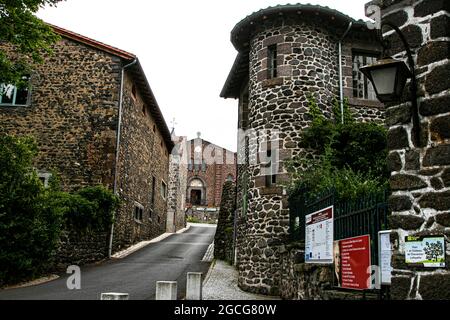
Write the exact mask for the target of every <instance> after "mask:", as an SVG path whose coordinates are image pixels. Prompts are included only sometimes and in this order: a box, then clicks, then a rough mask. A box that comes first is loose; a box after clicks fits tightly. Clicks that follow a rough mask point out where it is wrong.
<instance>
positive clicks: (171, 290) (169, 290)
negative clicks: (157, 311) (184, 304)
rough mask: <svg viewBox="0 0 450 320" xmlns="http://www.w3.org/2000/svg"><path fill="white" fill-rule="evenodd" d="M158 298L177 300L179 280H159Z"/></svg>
mask: <svg viewBox="0 0 450 320" xmlns="http://www.w3.org/2000/svg"><path fill="white" fill-rule="evenodd" d="M156 300H177V282H176V281H157V282H156Z"/></svg>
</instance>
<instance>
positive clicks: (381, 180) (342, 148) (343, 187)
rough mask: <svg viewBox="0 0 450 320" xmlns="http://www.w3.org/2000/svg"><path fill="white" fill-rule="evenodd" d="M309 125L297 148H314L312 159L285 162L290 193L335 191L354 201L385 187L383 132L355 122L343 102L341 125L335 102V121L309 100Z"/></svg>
mask: <svg viewBox="0 0 450 320" xmlns="http://www.w3.org/2000/svg"><path fill="white" fill-rule="evenodd" d="M308 101H309V108H310V110H309V114H310V116H311V117H312V124H311V126H310V127H309V128H308V129H306V130H305V131H304V132H303V133H302V140H301V143H300V145H301V146H302V147H303V148H307V149H314V150H315V151H316V153H317V156H316V157H315V158H306V159H305V158H304V157H299V158H296V159H293V160H291V161H290V162H288V163H287V166H286V167H287V170H288V171H289V172H290V173H291V175H292V177H293V179H292V182H291V185H290V193H291V194H294V193H296V191H297V190H298V189H299V188H301V189H304V188H306V189H307V190H309V193H310V195H313V194H317V193H322V192H326V191H327V190H330V189H334V190H335V191H336V193H337V195H338V197H340V198H343V199H355V198H358V197H360V196H362V195H365V194H369V193H378V192H382V191H383V190H384V189H385V188H386V187H387V179H388V177H389V172H388V170H387V165H386V156H387V142H386V134H387V132H386V129H385V128H384V127H383V126H381V125H378V124H375V123H360V122H356V121H355V119H354V117H353V115H352V114H351V111H350V109H349V106H348V101H345V102H344V123H343V124H342V123H341V119H342V118H341V115H342V113H341V109H340V105H339V103H338V102H337V101H336V100H335V103H334V107H333V113H334V120H333V119H327V118H325V116H324V115H323V114H322V112H321V111H320V109H319V108H318V107H317V104H316V103H315V101H314V98H312V97H310V98H309V100H308Z"/></svg>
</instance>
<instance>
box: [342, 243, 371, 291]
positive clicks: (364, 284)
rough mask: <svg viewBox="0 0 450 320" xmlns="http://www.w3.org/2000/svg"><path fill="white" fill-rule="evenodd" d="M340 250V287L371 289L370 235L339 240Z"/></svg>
mask: <svg viewBox="0 0 450 320" xmlns="http://www.w3.org/2000/svg"><path fill="white" fill-rule="evenodd" d="M339 251H340V263H341V264H340V268H339V269H340V281H339V284H340V287H341V288H346V289H355V290H364V289H370V287H371V286H370V281H368V280H369V278H370V270H371V268H370V236H369V235H364V236H359V237H354V238H348V239H343V240H339ZM335 268H336V267H335Z"/></svg>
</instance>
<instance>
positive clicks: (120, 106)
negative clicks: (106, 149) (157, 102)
mask: <svg viewBox="0 0 450 320" xmlns="http://www.w3.org/2000/svg"><path fill="white" fill-rule="evenodd" d="M137 61H138V60H137V58H136V59H134V61H133V62H131V63H129V64H127V65H125V66H123V67H122V71H121V75H120V94H119V123H118V126H117V140H116V159H115V164H114V166H115V168H114V189H113V190H114V194H115V195H118V191H117V171H118V166H119V149H120V134H121V130H122V113H123V110H122V109H123V87H124V78H125V69H126V68H128V67H131V66H132V65H134V64H136V63H137ZM113 219H114V216H113ZM113 235H114V222H113V223H112V224H111V232H110V235H109V246H108V258H111V254H112V243H113Z"/></svg>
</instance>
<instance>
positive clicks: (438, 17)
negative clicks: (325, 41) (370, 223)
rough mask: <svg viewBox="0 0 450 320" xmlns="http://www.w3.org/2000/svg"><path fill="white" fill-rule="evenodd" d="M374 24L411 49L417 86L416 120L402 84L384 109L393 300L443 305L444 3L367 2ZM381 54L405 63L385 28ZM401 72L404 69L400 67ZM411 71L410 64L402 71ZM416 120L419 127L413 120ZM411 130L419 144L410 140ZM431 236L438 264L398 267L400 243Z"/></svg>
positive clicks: (446, 218) (449, 87) (449, 5)
mask: <svg viewBox="0 0 450 320" xmlns="http://www.w3.org/2000/svg"><path fill="white" fill-rule="evenodd" d="M369 5H372V6H378V7H379V8H380V9H381V22H387V21H389V22H391V23H393V24H395V25H396V26H397V27H399V28H400V30H401V32H402V33H403V34H404V36H405V38H406V41H407V42H408V44H409V46H410V47H411V50H412V54H413V59H414V61H415V64H416V66H415V73H416V79H417V84H418V90H417V93H418V114H416V115H414V114H413V112H414V111H413V110H412V108H411V94H410V91H409V89H410V88H409V86H410V83H411V82H410V83H409V84H407V86H406V87H405V89H404V97H403V99H402V100H401V101H399V102H398V103H392V104H389V105H388V106H387V110H386V123H387V125H388V126H389V132H388V148H389V155H388V166H389V168H390V170H391V177H390V186H391V191H392V194H391V196H390V199H389V208H390V211H391V212H392V216H391V219H390V224H391V229H392V230H393V233H392V234H391V245H392V247H393V250H394V254H393V258H392V267H393V272H392V285H391V295H392V298H393V299H426V300H428V299H450V252H449V248H450V243H449V238H450V233H449V230H450V229H449V228H450V62H449V57H450V51H449V40H450V28H449V25H450V23H449V21H450V15H449V14H450V2H449V1H444V0H441V1H439V0H436V1H433V0H422V1H420V0H409V1H406V0H403V1H381V0H375V1H372V2H370V3H368V4H367V6H369ZM383 32H384V38H385V39H386V40H387V41H388V42H389V43H391V44H394V45H393V46H392V47H391V49H390V52H389V54H390V55H392V56H393V57H394V58H396V59H401V60H404V61H405V62H406V63H407V64H408V62H407V59H406V54H405V50H406V49H405V48H404V47H403V45H402V43H401V42H400V41H399V38H398V35H397V34H396V33H394V32H392V29H391V28H390V27H385V28H383ZM408 66H409V64H408ZM409 67H410V68H411V66H409ZM414 116H417V117H418V118H419V121H418V123H419V124H420V125H419V126H417V127H416V126H415V125H414V121H413V117H414ZM417 129H418V131H419V135H420V139H419V140H420V141H416V139H415V138H414V136H415V135H414V134H413V132H414V130H417ZM429 235H433V236H435V237H443V238H444V242H445V248H446V249H445V250H446V252H445V251H444V252H443V255H444V257H445V266H441V267H430V266H423V265H413V264H408V263H406V257H405V241H406V237H411V236H412V237H420V236H429Z"/></svg>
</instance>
